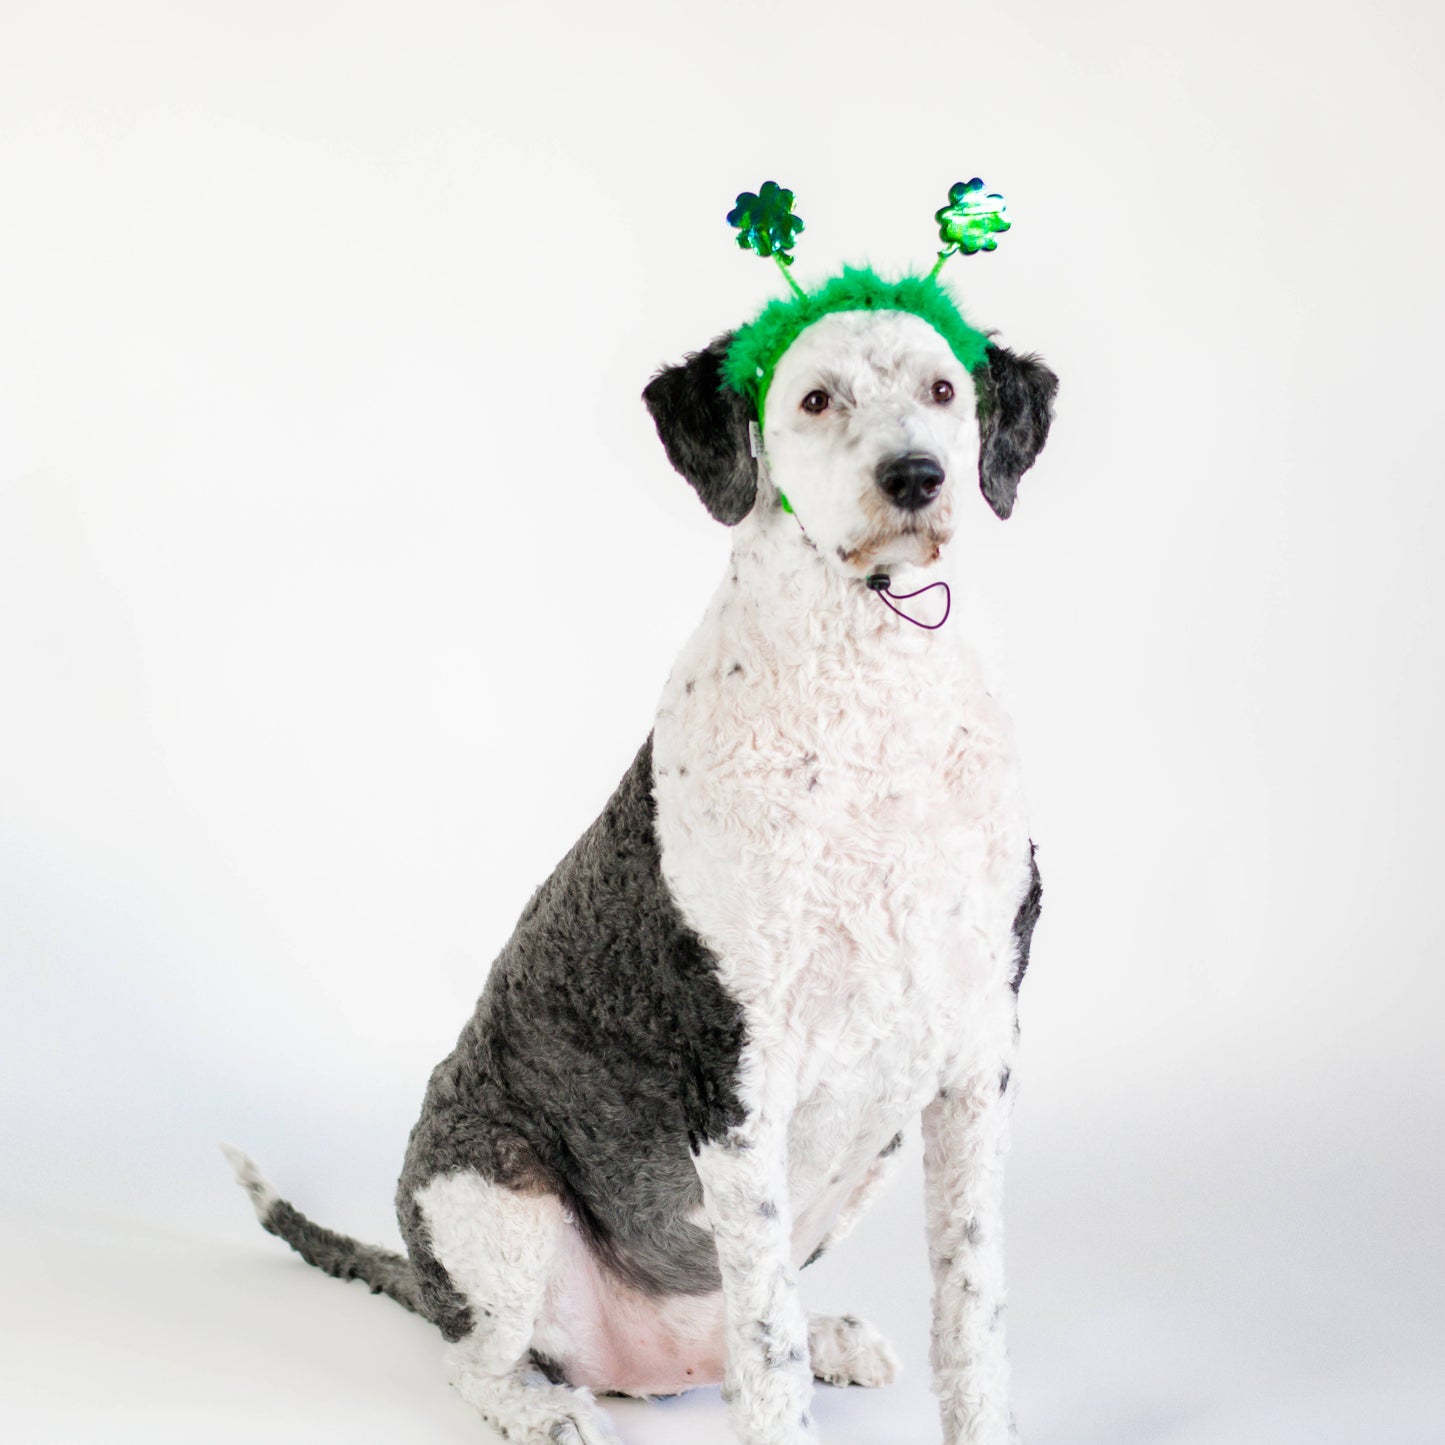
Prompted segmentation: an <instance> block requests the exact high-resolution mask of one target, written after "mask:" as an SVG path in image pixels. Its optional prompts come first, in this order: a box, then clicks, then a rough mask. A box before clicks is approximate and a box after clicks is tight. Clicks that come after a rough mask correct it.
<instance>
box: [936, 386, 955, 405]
mask: <svg viewBox="0 0 1445 1445" xmlns="http://www.w3.org/2000/svg"><path fill="white" fill-rule="evenodd" d="M933 399H934V401H936V402H937V403H938V404H939V405H940V406H942V405H944V404H945V403H946V402H950V401H952V400H953V383H952V382H951V381H935V382H934V383H933Z"/></svg>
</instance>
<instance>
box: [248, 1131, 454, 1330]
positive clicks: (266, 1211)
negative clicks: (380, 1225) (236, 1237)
mask: <svg viewBox="0 0 1445 1445" xmlns="http://www.w3.org/2000/svg"><path fill="white" fill-rule="evenodd" d="M221 1152H222V1153H223V1154H224V1155H225V1156H226V1158H227V1159H229V1160H230V1161H231V1168H232V1169H234V1170H235V1171H236V1183H237V1184H239V1185H240V1186H241V1188H242V1189H244V1190H245V1191H246V1193H247V1194H249V1195H250V1196H251V1207H252V1208H253V1209H254V1210H255V1211H256V1218H257V1219H259V1220H260V1221H261V1228H262V1229H264V1230H265V1231H266V1232H267V1233H268V1234H274V1235H275V1236H276V1238H277V1239H284V1240H285V1241H286V1243H287V1244H289V1245H290V1246H291V1248H292V1249H294V1250H295V1251H296V1253H297V1254H299V1255H300V1256H301V1258H302V1259H304V1260H305V1261H306V1263H307V1264H314V1265H315V1266H316V1268H317V1269H323V1270H325V1271H326V1273H327V1274H329V1275H331V1276H332V1277H333V1278H335V1279H359V1280H360V1281H361V1282H362V1283H363V1284H365V1285H367V1286H368V1287H369V1288H370V1290H371V1292H372V1294H384V1295H390V1296H391V1298H392V1299H394V1300H395V1301H396V1302H397V1304H399V1305H404V1306H405V1307H406V1308H407V1309H409V1310H412V1311H413V1312H415V1313H416V1314H419V1315H424V1314H425V1313H426V1311H425V1310H423V1309H422V1304H421V1291H420V1289H419V1288H418V1287H417V1281H416V1274H415V1273H414V1272H413V1270H412V1267H411V1264H410V1263H409V1262H408V1261H407V1260H406V1259H405V1258H404V1257H403V1256H402V1255H399V1254H393V1253H392V1251H391V1250H389V1249H381V1248H379V1247H378V1246H376V1245H374V1244H362V1243H360V1242H359V1241H357V1240H355V1239H351V1238H350V1237H349V1236H347V1235H345V1234H337V1233H336V1231H335V1230H332V1229H325V1228H323V1227H322V1226H321V1225H319V1224H313V1223H312V1221H311V1220H309V1219H307V1217H306V1216H305V1215H304V1214H302V1213H301V1211H300V1210H298V1209H293V1208H292V1206H291V1205H289V1204H288V1203H287V1202H286V1201H285V1200H284V1199H282V1198H281V1196H280V1195H279V1194H277V1193H276V1191H275V1190H274V1189H273V1188H272V1187H271V1185H270V1184H269V1183H268V1182H267V1181H266V1179H265V1178H264V1177H263V1176H262V1174H261V1171H260V1170H259V1169H258V1168H257V1167H256V1165H255V1163H254V1162H253V1161H252V1160H250V1159H248V1158H247V1157H246V1155H244V1154H243V1153H242V1152H241V1151H240V1150H239V1149H236V1148H233V1147H232V1146H231V1145H230V1144H222V1145H221Z"/></svg>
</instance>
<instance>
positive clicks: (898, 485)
mask: <svg viewBox="0 0 1445 1445" xmlns="http://www.w3.org/2000/svg"><path fill="white" fill-rule="evenodd" d="M875 475H876V476H877V478H878V485H879V487H880V488H881V489H882V491H883V495H884V496H885V497H887V498H888V500H889V501H890V502H892V503H893V505H894V506H895V507H898V508H900V509H901V510H903V511H905V512H916V511H918V510H919V509H920V508H923V507H926V506H927V505H928V504H929V503H930V502H931V501H932V500H933V499H934V498H935V497H936V496H937V495H938V494H939V492H941V491H942V490H943V468H942V467H941V466H940V465H939V463H938V459H937V458H936V457H931V456H929V455H928V453H927V452H905V453H904V454H903V455H902V456H898V457H889V458H888V459H887V460H886V461H882V462H879V463H878V470H877V472H876V473H875Z"/></svg>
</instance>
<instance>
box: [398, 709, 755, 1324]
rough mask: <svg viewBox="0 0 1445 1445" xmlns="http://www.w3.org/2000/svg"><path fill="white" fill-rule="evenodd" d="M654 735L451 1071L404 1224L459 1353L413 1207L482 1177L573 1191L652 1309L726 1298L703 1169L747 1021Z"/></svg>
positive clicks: (571, 862)
mask: <svg viewBox="0 0 1445 1445" xmlns="http://www.w3.org/2000/svg"><path fill="white" fill-rule="evenodd" d="M654 821H655V805H654V802H653V795H652V739H651V738H650V737H649V738H648V740H647V742H646V743H644V744H643V746H642V749H641V750H640V751H639V753H638V754H637V757H636V759H635V760H634V762H633V764H632V766H631V768H630V769H629V770H628V772H627V774H626V776H625V777H624V778H623V779H622V782H621V783H620V784H619V785H618V788H617V791H616V792H615V793H614V794H613V795H612V797H611V799H610V800H609V801H608V803H607V805H606V807H605V808H604V809H603V811H602V814H601V816H600V817H599V818H598V819H597V821H596V822H595V823H594V824H593V825H592V826H591V827H590V828H589V829H588V830H587V831H586V832H585V833H584V834H583V835H582V837H581V838H580V839H579V840H578V842H577V844H576V845H575V846H574V847H573V849H572V851H571V852H570V853H568V855H567V856H566V857H565V858H564V859H563V860H562V862H561V863H560V864H559V865H558V866H557V869H556V870H555V872H553V874H552V876H551V877H550V878H549V879H548V880H547V882H546V883H544V884H543V885H542V887H541V888H539V889H538V890H537V892H536V894H535V895H534V896H533V898H532V900H531V902H530V903H529V904H528V905H527V907H526V909H525V910H524V912H523V914H522V917H521V919H520V921H519V922H518V924H517V929H516V932H515V933H514V934H513V935H512V937H511V939H510V940H509V941H508V943H507V944H506V946H505V947H504V948H503V950H502V952H501V954H500V956H499V957H498V959H497V961H496V963H495V964H494V965H493V967H492V971H491V973H490V974H489V976H488V978H487V983H486V988H485V990H484V991H483V993H482V996H481V999H480V1000H479V1002H478V1004H477V1009H476V1012H475V1013H474V1014H473V1016H472V1018H471V1020H470V1021H469V1022H468V1023H467V1025H466V1027H465V1028H464V1029H463V1030H462V1034H461V1038H460V1039H459V1040H458V1042H457V1046H456V1048H455V1049H454V1050H453V1052H452V1053H451V1055H450V1056H449V1057H448V1058H447V1059H445V1060H444V1061H443V1062H442V1063H441V1064H440V1065H438V1067H437V1068H436V1070H435V1071H434V1073H433V1074H432V1077H431V1083H430V1085H429V1087H428V1089H427V1093H426V1099H425V1101H424V1103H423V1106H422V1113H421V1117H420V1119H419V1120H418V1121H417V1124H416V1127H415V1128H414V1129H413V1130H412V1134H411V1140H410V1143H409V1145H408V1149H407V1157H406V1164H405V1166H404V1168H403V1170H402V1175H401V1181H400V1184H399V1186H398V1191H397V1211H398V1217H399V1219H400V1222H401V1229H402V1236H403V1238H405V1240H406V1242H407V1247H408V1250H409V1251H410V1253H411V1256H412V1259H413V1262H414V1264H415V1267H416V1271H417V1275H418V1278H419V1280H420V1281H421V1287H422V1296H423V1299H424V1301H425V1305H426V1312H427V1313H428V1314H429V1315H430V1316H431V1317H432V1318H433V1319H435V1320H436V1322H437V1324H438V1325H439V1326H440V1327H441V1329H442V1332H443V1334H445V1335H446V1336H447V1337H448V1338H449V1339H459V1338H461V1336H462V1335H464V1334H466V1333H467V1332H468V1330H469V1329H470V1327H471V1320H470V1312H469V1311H468V1310H467V1307H466V1301H465V1300H464V1299H463V1298H462V1297H461V1296H460V1295H458V1294H457V1292H456V1291H455V1290H454V1289H453V1287H452V1285H451V1281H450V1280H449V1279H448V1278H447V1276H446V1271H445V1270H444V1269H443V1267H442V1266H441V1264H440V1263H439V1262H438V1261H437V1260H436V1259H435V1258H434V1256H433V1255H432V1254H431V1250H430V1248H429V1243H428V1240H427V1237H426V1228H425V1222H424V1221H423V1220H422V1219H421V1217H420V1211H419V1210H418V1209H417V1206H416V1204H415V1201H414V1195H415V1193H416V1191H417V1190H418V1189H420V1188H421V1187H422V1186H424V1185H425V1184H426V1183H427V1182H428V1181H429V1180H430V1179H432V1178H433V1177H434V1176H436V1175H437V1174H445V1173H450V1172H453V1171H455V1170H459V1169H475V1170H477V1171H478V1172H479V1173H480V1174H481V1175H482V1176H483V1177H484V1178H486V1179H488V1180H490V1181H492V1182H494V1183H498V1184H502V1185H505V1186H507V1187H509V1188H513V1189H519V1190H545V1191H548V1192H550V1193H554V1194H556V1195H558V1196H559V1197H560V1198H561V1199H562V1200H563V1202H564V1203H565V1204H566V1206H567V1208H568V1209H569V1210H570V1211H571V1213H572V1215H573V1218H574V1219H575V1220H576V1222H577V1225H578V1227H579V1228H580V1229H581V1231H582V1233H583V1235H584V1237H585V1238H586V1239H587V1242H588V1244H589V1245H590V1247H591V1248H592V1250H593V1252H594V1253H595V1254H596V1256H597V1257H598V1259H599V1260H600V1261H601V1262H602V1263H603V1264H604V1266H605V1267H606V1268H608V1269H609V1270H611V1271H612V1272H613V1273H614V1274H616V1275H617V1276H618V1277H619V1278H621V1279H622V1280H623V1281H624V1282H626V1283H627V1284H629V1285H630V1286H632V1287H633V1288H634V1289H638V1290H641V1291H643V1292H644V1293H647V1294H651V1295H664V1294H703V1293H710V1292H711V1291H713V1290H716V1289H718V1288H719V1287H720V1284H721V1279H720V1276H719V1273H718V1266H717V1254H716V1249H715V1247H714V1244H713V1239H712V1235H711V1234H710V1233H708V1232H707V1231H706V1230H704V1229H701V1228H699V1227H698V1226H697V1225H696V1224H693V1223H692V1222H691V1221H690V1220H689V1219H688V1218H687V1215H688V1214H689V1212H690V1211H692V1210H694V1209H695V1208H696V1207H697V1206H698V1205H700V1204H701V1203H702V1187H701V1184H700V1183H699V1181H698V1178H697V1173H696V1171H695V1169H694V1168H693V1164H692V1160H691V1158H690V1157H689V1149H690V1148H691V1149H696V1148H697V1147H699V1145H700V1143H701V1142H702V1141H704V1140H709V1141H714V1140H719V1139H721V1138H723V1137H724V1135H725V1134H726V1133H727V1130H728V1129H729V1128H730V1127H732V1126H735V1125H737V1124H739V1123H741V1122H742V1119H743V1108H742V1105H741V1103H740V1101H739V1098H738V1094H737V1072H738V1059H739V1055H740V1054H741V1051H742V1047H743V1041H744V1030H743V1018H742V1012H741V1010H740V1009H739V1007H738V1005H737V1003H736V1002H735V1001H734V1000H733V999H732V998H731V997H729V995H728V994H727V993H726V992H725V991H724V989H723V987H722V984H721V982H720V981H719V979H718V974H717V965H716V960H715V959H714V958H713V956H712V954H711V953H710V952H709V951H708V950H707V948H706V947H705V946H704V944H703V943H702V941H701V940H700V939H699V938H698V937H697V935H696V934H695V933H693V932H692V930H691V929H689V928H688V927H687V925H686V924H685V923H684V922H683V920H682V917H681V915H680V914H679V913H678V911H677V907H676V905H675V904H674V903H673V900H672V897H671V895H670V894H669V893H668V891H667V887H666V885H665V883H664V882H663V880H662V874H661V868H660V862H659V854H658V845H657V839H656V834H655V831H654Z"/></svg>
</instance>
